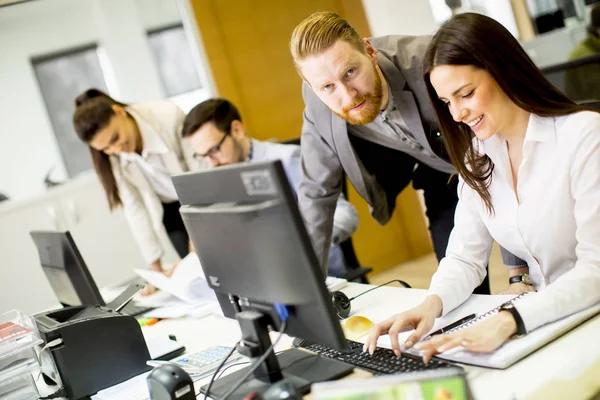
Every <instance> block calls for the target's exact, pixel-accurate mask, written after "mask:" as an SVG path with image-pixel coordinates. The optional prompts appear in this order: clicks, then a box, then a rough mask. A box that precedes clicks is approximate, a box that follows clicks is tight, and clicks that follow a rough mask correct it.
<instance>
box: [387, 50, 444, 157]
mask: <svg viewBox="0 0 600 400" xmlns="http://www.w3.org/2000/svg"><path fill="white" fill-rule="evenodd" d="M377 60H378V65H379V68H381V71H382V72H383V75H384V76H385V79H386V81H387V83H388V85H390V89H391V91H392V96H393V97H394V102H395V103H396V107H398V110H400V114H402V118H404V122H406V126H407V127H408V129H409V130H410V133H412V134H413V136H414V137H415V140H416V141H417V142H419V143H420V144H421V146H423V147H425V148H426V149H427V150H429V151H432V149H431V145H430V144H429V141H428V140H427V136H426V135H425V131H424V130H423V121H422V119H421V114H420V113H419V108H418V107H417V103H416V101H415V97H414V95H413V93H412V92H411V91H409V90H404V88H405V87H406V79H404V77H403V76H402V74H401V73H400V71H399V70H398V67H396V66H395V65H394V63H392V62H391V61H390V60H388V59H387V58H386V57H385V56H383V55H382V54H381V53H380V54H379V57H378V59H377Z"/></svg>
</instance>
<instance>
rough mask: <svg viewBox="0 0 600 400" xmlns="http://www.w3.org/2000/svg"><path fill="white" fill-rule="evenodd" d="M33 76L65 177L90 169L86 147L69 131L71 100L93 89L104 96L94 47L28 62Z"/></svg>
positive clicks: (73, 131) (89, 159) (72, 104)
mask: <svg viewBox="0 0 600 400" xmlns="http://www.w3.org/2000/svg"><path fill="white" fill-rule="evenodd" d="M32 64H33V68H34V70H35V75H36V78H37V81H38V84H39V87H40V90H41V92H42V97H43V100H44V103H45V105H46V110H47V111H48V116H49V117H50V121H51V123H52V128H53V130H54V135H55V136H56V140H57V142H58V145H59V148H60V151H61V154H62V157H63V160H64V163H65V168H66V170H67V174H68V176H69V177H71V178H72V177H74V176H76V175H77V174H78V173H80V172H82V171H86V170H89V169H91V168H92V161H91V158H90V151H89V147H88V146H87V145H86V144H85V143H83V142H82V141H81V140H80V139H79V137H78V136H77V134H76V133H75V129H74V128H73V123H72V118H73V112H74V111H75V98H76V97H77V96H78V95H79V94H81V93H82V92H83V91H84V90H86V89H88V88H90V87H96V88H98V89H100V90H103V91H106V92H108V89H107V85H106V81H105V78H104V74H103V71H102V67H101V64H100V58H99V57H98V47H97V46H96V45H91V46H86V47H81V48H77V49H73V50H69V51H66V52H61V53H54V54H52V55H46V56H42V57H36V58H34V59H32Z"/></svg>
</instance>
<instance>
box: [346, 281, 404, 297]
mask: <svg viewBox="0 0 600 400" xmlns="http://www.w3.org/2000/svg"><path fill="white" fill-rule="evenodd" d="M394 282H398V283H399V284H401V285H402V286H404V287H405V288H407V289H410V288H411V286H410V285H409V284H408V283H406V282H404V281H403V280H400V279H394V280H391V281H389V282H386V283H382V284H381V285H379V286H375V287H374V288H371V289H369V290H365V291H364V292H362V293H359V294H357V295H356V296H354V297H353V298H351V299H348V301H352V300H354V299H356V298H357V297H360V296H362V295H363V294H367V293H369V292H371V291H373V290H375V289H379V288H380V287H382V286H386V285H389V284H390V283H394Z"/></svg>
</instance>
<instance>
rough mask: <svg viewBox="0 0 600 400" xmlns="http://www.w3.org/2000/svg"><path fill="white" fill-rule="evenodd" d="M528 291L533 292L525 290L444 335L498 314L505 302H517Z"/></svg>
mask: <svg viewBox="0 0 600 400" xmlns="http://www.w3.org/2000/svg"><path fill="white" fill-rule="evenodd" d="M528 293H531V292H523V293H521V294H520V295H518V296H516V297H513V298H512V299H510V300H509V301H506V302H504V303H502V304H500V305H499V306H498V307H496V308H492V309H491V310H489V311H487V312H486V313H485V314H481V315H480V316H478V317H477V318H473V319H472V320H470V321H467V322H465V323H464V324H462V325H459V326H457V327H456V328H452V329H450V330H447V331H446V332H444V335H445V334H448V333H452V332H455V331H459V330H461V329H465V328H468V327H469V326H471V325H473V324H476V323H478V322H480V321H482V320H484V319H486V318H487V317H491V316H492V315H494V314H496V313H497V312H498V311H500V307H502V306H503V305H505V304H509V303H513V302H515V301H516V300H519V299H520V298H521V297H523V296H525V295H526V294H528Z"/></svg>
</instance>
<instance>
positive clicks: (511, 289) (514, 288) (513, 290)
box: [498, 282, 536, 295]
mask: <svg viewBox="0 0 600 400" xmlns="http://www.w3.org/2000/svg"><path fill="white" fill-rule="evenodd" d="M535 291H536V290H535V287H534V286H532V285H526V284H524V283H523V282H517V283H511V284H510V285H508V288H507V289H505V290H503V291H502V292H500V293H498V294H515V295H519V294H521V293H525V292H535Z"/></svg>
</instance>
